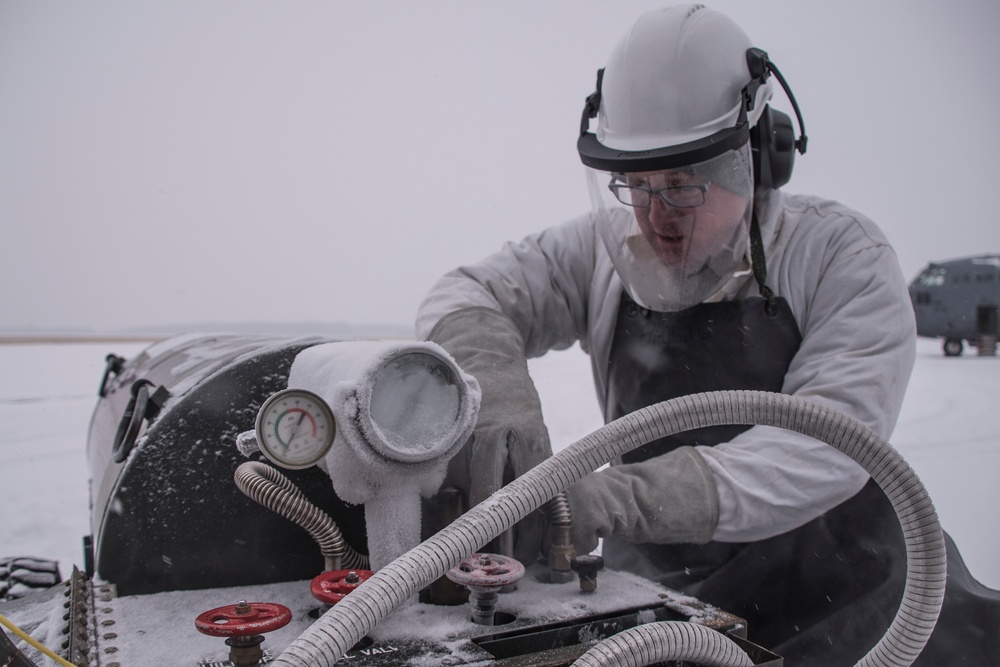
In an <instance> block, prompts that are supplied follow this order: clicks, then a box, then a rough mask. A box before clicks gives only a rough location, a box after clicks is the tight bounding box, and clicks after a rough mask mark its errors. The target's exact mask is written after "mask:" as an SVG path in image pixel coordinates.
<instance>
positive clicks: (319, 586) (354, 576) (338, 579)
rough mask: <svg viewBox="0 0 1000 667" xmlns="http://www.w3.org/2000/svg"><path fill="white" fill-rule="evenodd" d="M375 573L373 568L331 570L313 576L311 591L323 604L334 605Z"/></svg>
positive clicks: (310, 585)
mask: <svg viewBox="0 0 1000 667" xmlns="http://www.w3.org/2000/svg"><path fill="white" fill-rule="evenodd" d="M374 574H375V573H374V572H372V571H371V570H330V571H328V572H324V573H323V574H320V575H318V576H316V577H314V578H313V580H312V583H310V584H309V592H310V593H312V594H313V597H314V598H316V599H317V600H319V601H320V602H322V603H323V604H328V605H330V606H333V605H335V604H337V603H338V602H340V601H341V600H343V599H344V597H345V596H347V595H348V594H349V593H352V592H353V591H354V589H355V588H357V587H358V586H360V585H361V584H363V583H365V582H366V581H368V579H370V578H371V576H372V575H374Z"/></svg>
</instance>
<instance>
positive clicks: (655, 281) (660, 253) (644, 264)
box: [586, 142, 753, 312]
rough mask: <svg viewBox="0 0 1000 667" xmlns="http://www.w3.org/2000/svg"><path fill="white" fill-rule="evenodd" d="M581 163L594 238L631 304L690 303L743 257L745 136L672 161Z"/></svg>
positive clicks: (749, 168)
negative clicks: (612, 168) (643, 165)
mask: <svg viewBox="0 0 1000 667" xmlns="http://www.w3.org/2000/svg"><path fill="white" fill-rule="evenodd" d="M586 170H587V186H588V190H589V191H590V199H591V204H592V207H593V215H594V216H595V218H596V220H597V228H598V230H599V233H600V235H601V239H602V241H603V242H604V246H605V248H606V249H607V251H608V254H609V255H610V256H611V261H612V262H613V264H614V266H615V269H616V271H617V272H618V275H619V276H620V277H621V280H622V282H623V283H624V285H625V289H626V290H628V293H629V295H630V296H631V297H632V298H633V299H635V301H636V302H637V303H638V304H639V305H641V306H643V307H645V308H648V309H650V310H655V311H661V312H664V311H676V310H683V309H685V308H689V307H691V306H694V305H696V304H698V303H701V302H702V301H704V300H705V299H707V298H708V297H710V296H711V295H712V294H714V293H715V292H716V291H718V290H719V289H720V288H721V287H722V286H723V284H725V282H726V281H727V280H729V278H730V277H732V275H733V273H734V272H736V271H737V270H738V269H740V268H741V266H743V264H744V262H745V261H746V258H747V247H748V245H749V238H750V236H749V230H750V218H751V213H752V206H753V163H752V160H751V154H750V144H749V142H747V143H744V144H743V145H742V146H740V147H738V148H734V149H730V150H727V151H726V152H724V153H722V154H721V155H719V156H717V157H713V158H711V159H708V160H705V161H704V162H698V163H695V164H692V165H688V166H684V167H678V168H674V169H664V170H660V171H636V172H608V171H602V170H599V169H596V168H593V167H587V168H586Z"/></svg>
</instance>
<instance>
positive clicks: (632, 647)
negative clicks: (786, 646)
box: [573, 621, 753, 667]
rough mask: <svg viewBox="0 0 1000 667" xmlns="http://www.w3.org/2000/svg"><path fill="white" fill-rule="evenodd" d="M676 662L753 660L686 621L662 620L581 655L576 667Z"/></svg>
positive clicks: (745, 664) (738, 666) (738, 665)
mask: <svg viewBox="0 0 1000 667" xmlns="http://www.w3.org/2000/svg"><path fill="white" fill-rule="evenodd" d="M673 660H684V661H689V662H693V663H695V664H698V665H704V667H753V660H751V659H750V656H748V655H747V654H746V651H744V650H743V649H741V648H740V647H739V646H738V645H737V644H736V642H734V641H733V640H732V639H730V638H729V637H727V636H726V635H724V634H722V633H721V632H718V631H716V630H712V629H710V628H706V627H705V626H704V625H697V624H696V623H688V622H685V621H659V622H656V623H646V624H644V625H638V626H636V627H634V628H629V629H628V630H623V631H622V632H619V633H618V634H616V635H613V636H611V637H608V638H607V639H605V640H604V641H602V642H601V643H600V644H597V645H596V646H594V647H593V648H591V649H590V650H589V651H587V652H586V653H584V654H583V655H581V656H580V657H579V658H577V660H576V662H574V663H573V667H603V666H605V665H614V666H615V667H646V665H656V664H659V663H661V662H666V661H673Z"/></svg>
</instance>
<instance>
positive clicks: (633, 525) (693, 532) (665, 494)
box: [566, 447, 719, 554]
mask: <svg viewBox="0 0 1000 667" xmlns="http://www.w3.org/2000/svg"><path fill="white" fill-rule="evenodd" d="M566 493H567V495H568V496H569V502H570V508H571V510H572V514H573V527H572V533H571V534H572V538H573V545H574V546H575V547H576V550H577V553H581V554H585V553H588V552H590V551H593V550H594V549H595V548H597V540H598V538H601V537H608V536H611V535H614V536H615V537H617V538H619V539H621V540H624V541H626V542H630V543H633V544H641V543H646V542H652V543H655V544H675V543H680V542H689V543H694V544H704V543H705V542H708V541H710V540H711V539H712V535H713V534H714V533H715V528H716V526H717V525H718V523H719V493H718V490H717V489H716V487H715V480H714V478H713V477H712V470H711V468H709V467H708V464H707V463H705V460H704V459H703V458H702V457H701V455H700V454H699V453H698V452H697V451H696V450H695V449H694V448H693V447H678V448H677V449H675V450H673V451H671V452H667V453H666V454H663V455H661V456H656V457H653V458H651V459H649V460H646V461H643V462H641V463H629V464H626V465H618V466H611V467H610V468H606V469H604V470H598V471H597V472H595V473H592V474H590V475H588V476H586V477H584V478H583V479H581V480H580V481H579V482H577V483H576V484H574V485H573V486H571V487H570V488H569V490H568V491H567V492H566Z"/></svg>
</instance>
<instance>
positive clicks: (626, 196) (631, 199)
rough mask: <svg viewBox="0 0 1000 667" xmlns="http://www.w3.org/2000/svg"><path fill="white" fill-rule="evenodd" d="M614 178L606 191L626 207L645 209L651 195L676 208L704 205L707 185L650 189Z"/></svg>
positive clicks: (650, 199) (651, 197)
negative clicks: (657, 196)
mask: <svg viewBox="0 0 1000 667" xmlns="http://www.w3.org/2000/svg"><path fill="white" fill-rule="evenodd" d="M619 178H620V177H618V176H615V177H614V178H612V179H611V183H609V184H608V189H609V190H611V192H612V193H614V195H615V197H616V198H617V199H618V201H620V202H621V203H623V204H625V205H626V206H633V207H635V208H647V207H648V206H649V205H650V203H651V202H652V199H653V195H654V194H655V195H659V196H660V198H661V199H663V201H665V202H666V203H668V204H670V205H671V206H674V207H676V208H694V207H696V206H701V205H702V204H704V203H705V193H706V192H707V191H708V186H709V185H711V184H712V183H711V182H708V183H688V184H684V185H668V186H667V187H665V188H655V189H654V188H651V187H649V186H648V185H628V184H627V183H623V182H622V181H621V180H619Z"/></svg>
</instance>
